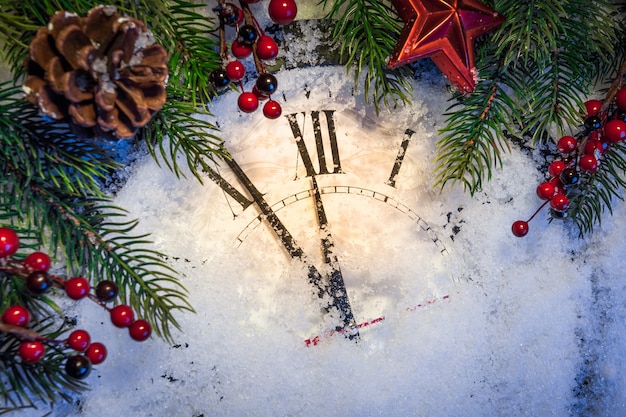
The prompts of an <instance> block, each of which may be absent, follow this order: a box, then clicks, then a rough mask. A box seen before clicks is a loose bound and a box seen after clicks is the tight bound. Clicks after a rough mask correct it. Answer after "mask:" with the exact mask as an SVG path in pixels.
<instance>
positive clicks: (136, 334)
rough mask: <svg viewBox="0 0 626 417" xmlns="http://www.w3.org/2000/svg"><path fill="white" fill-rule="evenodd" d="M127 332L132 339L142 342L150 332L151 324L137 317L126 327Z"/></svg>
mask: <svg viewBox="0 0 626 417" xmlns="http://www.w3.org/2000/svg"><path fill="white" fill-rule="evenodd" d="M128 333H129V334H130V337H131V338H133V340H136V341H138V342H143V341H144V340H146V339H148V338H149V337H150V335H151V334H152V326H150V323H148V322H147V321H146V320H143V319H139V320H136V321H134V322H133V323H132V324H131V325H130V326H129V327H128Z"/></svg>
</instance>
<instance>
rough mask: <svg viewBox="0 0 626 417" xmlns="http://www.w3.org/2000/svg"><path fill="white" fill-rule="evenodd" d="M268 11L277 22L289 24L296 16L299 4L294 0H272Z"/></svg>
mask: <svg viewBox="0 0 626 417" xmlns="http://www.w3.org/2000/svg"><path fill="white" fill-rule="evenodd" d="M267 11H268V12H269V15H270V18H271V19H272V20H273V21H274V22H275V23H278V24H279V25H288V24H289V23H291V22H293V20H294V19H295V18H296V14H297V13H298V6H297V5H296V2H295V1H294V0H270V4H269V6H268V8H267Z"/></svg>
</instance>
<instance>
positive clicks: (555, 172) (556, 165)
mask: <svg viewBox="0 0 626 417" xmlns="http://www.w3.org/2000/svg"><path fill="white" fill-rule="evenodd" d="M564 169H565V162H563V161H560V160H559V161H554V162H552V163H551V164H550V165H548V172H549V173H550V175H552V176H553V177H558V176H559V174H561V172H563V170H564Z"/></svg>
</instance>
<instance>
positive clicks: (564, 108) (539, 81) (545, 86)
mask: <svg viewBox="0 0 626 417" xmlns="http://www.w3.org/2000/svg"><path fill="white" fill-rule="evenodd" d="M494 7H495V8H496V9H497V10H499V11H500V13H502V14H503V15H504V16H506V21H505V22H504V24H503V25H502V26H500V28H498V29H497V30H496V31H495V32H494V34H493V38H492V41H493V43H494V44H496V45H497V48H496V50H495V52H494V55H495V56H497V57H499V58H500V59H501V60H502V64H503V67H504V68H505V72H506V73H508V74H509V79H510V80H512V81H513V83H511V85H509V87H511V88H512V90H513V91H512V95H513V96H514V97H515V99H516V100H517V101H518V103H519V104H518V113H520V114H521V115H522V116H523V119H524V124H523V133H529V134H530V135H531V136H532V138H533V139H534V140H535V141H537V140H543V139H545V138H547V137H549V136H550V133H551V132H552V131H553V130H554V129H556V134H557V135H563V134H565V133H566V132H567V130H568V126H575V125H577V124H578V120H579V119H580V114H581V112H582V109H583V100H584V97H586V95H587V94H588V92H589V90H590V88H591V87H593V84H594V81H595V80H596V79H598V76H599V74H598V69H599V68H600V67H601V63H607V62H610V61H611V60H612V59H614V57H615V54H616V49H615V45H616V44H617V41H618V39H619V36H618V34H619V32H620V31H619V21H618V20H617V19H616V15H617V13H618V10H617V7H616V6H615V4H614V2H610V1H603V0H600V1H593V2H589V1H584V0H567V1H560V2H554V1H550V0H535V1H532V2H519V1H515V0H499V1H496V2H495V6H494ZM590 16H593V18H591V19H590V18H589V17H590Z"/></svg>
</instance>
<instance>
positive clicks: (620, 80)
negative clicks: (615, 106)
mask: <svg viewBox="0 0 626 417" xmlns="http://www.w3.org/2000/svg"><path fill="white" fill-rule="evenodd" d="M624 76H626V55H624V58H622V64H621V65H620V67H619V71H618V72H617V76H616V77H615V79H614V80H613V83H612V84H611V87H609V91H608V92H607V93H606V97H605V98H604V101H603V102H602V107H600V112H604V111H606V109H608V107H609V105H610V104H611V102H612V101H613V99H614V98H615V95H616V94H617V91H618V90H619V89H620V88H621V87H622V85H623V84H624Z"/></svg>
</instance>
